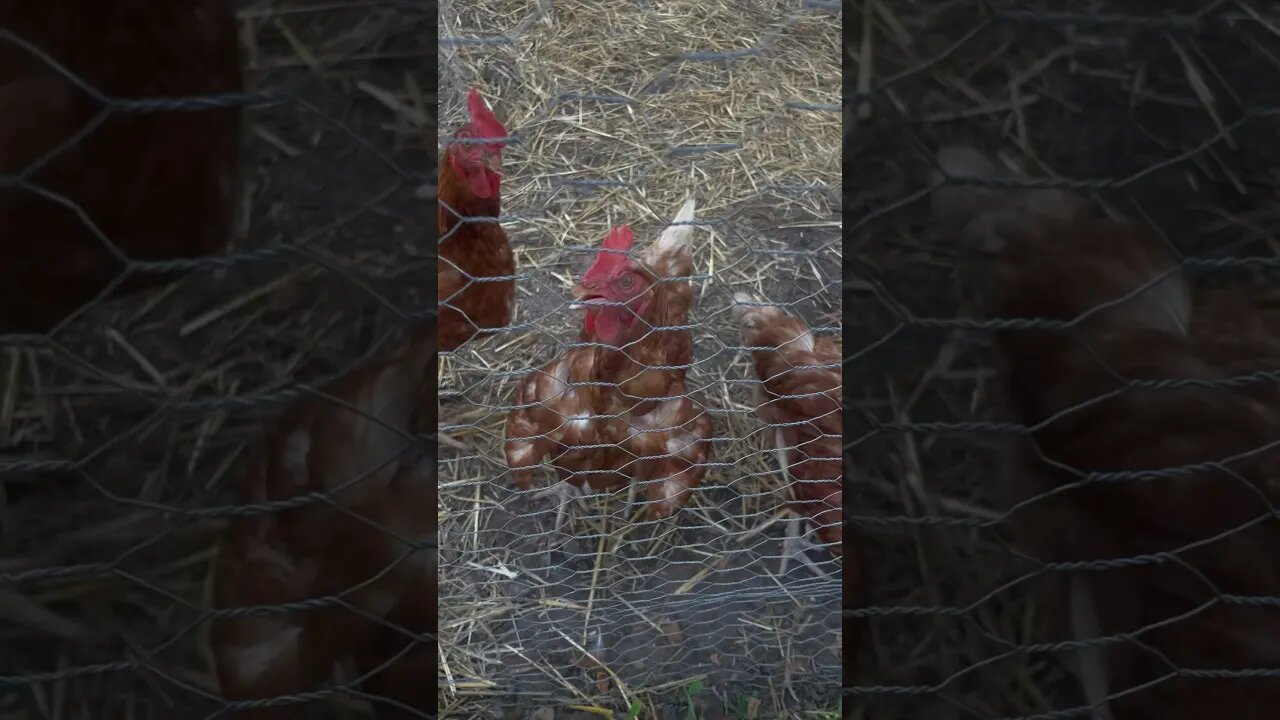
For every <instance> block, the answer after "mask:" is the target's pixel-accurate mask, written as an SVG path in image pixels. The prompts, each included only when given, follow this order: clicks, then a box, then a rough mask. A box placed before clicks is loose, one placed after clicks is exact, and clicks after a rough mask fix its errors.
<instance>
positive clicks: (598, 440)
mask: <svg viewBox="0 0 1280 720" xmlns="http://www.w3.org/2000/svg"><path fill="white" fill-rule="evenodd" d="M694 208H695V205H694V201H693V200H692V199H689V200H687V201H686V202H685V203H684V205H683V206H682V207H681V208H680V212H679V213H678V214H677V215H676V218H675V220H674V221H673V222H674V223H677V224H673V225H672V226H670V227H668V228H667V229H666V230H665V231H663V233H662V235H661V237H659V238H658V241H657V242H656V243H654V244H653V245H652V246H651V247H649V248H648V249H647V250H646V251H645V252H643V253H639V254H638V255H637V256H636V257H634V258H633V257H631V256H629V255H628V252H629V251H630V250H631V247H632V244H633V242H634V236H633V234H632V232H631V230H630V228H627V227H625V226H623V227H617V228H614V229H612V230H611V231H610V232H609V235H608V237H606V238H605V241H604V244H603V246H602V248H601V250H600V251H599V252H598V253H597V255H596V258H595V261H594V262H593V263H592V265H591V267H589V268H588V269H587V271H586V273H584V274H583V276H582V279H581V280H580V281H579V283H578V284H577V285H576V286H575V287H574V289H573V294H574V296H575V298H576V300H577V303H576V305H577V306H579V307H582V308H584V310H585V315H584V318H583V326H582V332H581V335H580V340H581V342H583V343H591V344H590V345H583V346H579V347H574V348H571V349H569V350H568V351H567V352H565V353H564V354H563V355H561V356H560V357H558V358H556V359H555V360H552V361H551V362H550V363H547V364H546V365H544V366H543V367H542V368H541V369H540V370H537V371H535V372H532V373H530V374H529V375H527V376H526V377H525V378H524V379H523V380H522V381H521V382H520V384H519V388H518V392H517V403H518V406H517V408H516V409H515V410H513V411H511V413H510V414H508V415H507V422H506V438H507V445H506V459H507V466H508V467H509V468H510V469H511V474H512V478H513V480H514V481H515V483H516V485H517V486H519V487H520V488H521V489H528V488H529V487H530V485H531V483H532V479H533V468H534V467H536V466H537V464H538V463H540V462H541V461H542V459H543V458H544V457H546V456H547V455H548V454H549V455H551V463H552V466H553V467H554V468H555V469H556V472H557V473H558V475H559V477H560V482H558V483H557V484H555V485H554V486H552V488H550V489H549V490H546V491H543V492H541V493H538V495H540V496H542V495H546V494H551V495H554V496H556V497H558V498H559V499H560V501H561V502H560V503H559V504H558V506H557V507H558V511H557V521H556V524H557V527H559V526H560V525H561V522H562V519H563V511H564V509H565V507H566V505H567V502H566V501H568V500H577V501H578V502H579V503H580V504H582V497H581V490H582V488H583V486H584V485H587V486H590V487H591V488H593V489H596V490H609V489H613V488H617V487H620V486H621V485H623V484H625V483H627V482H629V481H632V482H637V483H638V484H642V485H643V486H644V491H645V493H646V496H647V498H648V500H649V505H648V513H649V515H650V517H652V518H664V517H669V516H670V515H672V514H673V513H675V512H676V511H677V510H678V509H679V508H681V507H682V506H684V504H685V503H687V502H688V499H689V495H690V492H691V491H692V489H693V488H695V487H697V485H698V484H699V483H700V482H701V481H702V476H703V475H704V474H705V473H706V466H705V463H706V460H707V456H708V452H709V445H710V443H709V442H708V441H707V437H708V436H709V435H710V434H711V420H710V418H709V417H708V416H707V413H706V411H705V409H704V408H702V407H701V406H700V405H699V404H698V403H696V402H694V401H693V400H692V399H690V398H689V397H688V395H687V389H686V387H685V374H686V370H687V368H688V366H689V363H690V361H691V359H692V356H693V336H692V333H690V331H689V330H688V329H687V328H688V325H689V310H690V309H691V307H692V306H693V289H692V288H691V287H690V285H689V282H688V280H687V279H686V278H687V277H688V276H689V275H690V274H691V273H692V272H693V252H692V242H693V227H692V226H691V225H689V224H688V223H689V222H690V221H692V220H693V218H694ZM582 383H598V384H582Z"/></svg>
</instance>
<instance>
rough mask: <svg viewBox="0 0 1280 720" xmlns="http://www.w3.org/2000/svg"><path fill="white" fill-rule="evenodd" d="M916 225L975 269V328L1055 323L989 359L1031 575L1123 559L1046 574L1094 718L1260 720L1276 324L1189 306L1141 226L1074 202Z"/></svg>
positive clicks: (1170, 266)
mask: <svg viewBox="0 0 1280 720" xmlns="http://www.w3.org/2000/svg"><path fill="white" fill-rule="evenodd" d="M938 159H939V164H940V166H941V168H942V169H943V170H944V171H945V174H946V175H948V176H951V177H963V176H979V177H980V176H988V175H992V174H993V173H994V171H995V167H994V165H992V163H991V162H989V161H988V160H987V159H986V158H984V157H982V156H981V155H979V154H978V153H977V152H975V151H973V150H971V149H968V148H948V149H946V150H943V151H942V152H941V153H940V154H939V158H938ZM939 179H941V175H940V176H939ZM934 209H935V212H936V213H937V216H938V218H939V219H940V220H941V222H942V223H943V225H944V227H946V228H947V229H948V230H949V231H952V232H955V233H957V234H958V236H959V238H960V239H961V240H962V241H963V242H964V243H965V244H966V245H967V246H968V247H969V248H970V249H972V250H976V251H977V252H978V254H980V255H983V256H985V260H984V262H983V263H982V265H984V266H986V267H982V268H981V270H982V272H981V275H980V279H981V281H982V282H980V283H976V284H977V285H979V288H980V291H981V292H982V294H983V295H984V296H985V298H984V300H985V302H984V304H985V305H986V309H987V312H988V313H989V314H990V315H991V316H992V317H999V318H1001V319H1041V320H1049V321H1057V322H1059V323H1063V324H1064V326H1060V327H1056V328H1025V327H1010V328H1008V329H1005V330H1003V331H1002V332H1000V334H999V336H998V338H997V347H998V350H999V353H1000V361H1001V378H1002V381H1003V383H1002V384H1003V390H1004V395H1005V397H1006V399H1007V401H1008V403H1009V405H1010V407H1011V409H1012V411H1013V412H1014V413H1015V414H1016V416H1017V417H1018V419H1019V420H1020V421H1021V422H1022V423H1024V424H1025V425H1027V426H1028V427H1029V428H1031V431H1030V432H1029V435H1028V437H1027V438H1026V440H1025V441H1024V442H1022V443H1020V444H1019V446H1018V447H1017V448H1016V449H1015V450H1014V451H1013V461H1012V465H1011V467H1012V472H1010V473H1009V476H1008V480H1009V485H1010V487H1009V490H1010V492H1011V495H1012V498H1011V499H1012V500H1013V501H1015V502H1025V503H1026V504H1024V505H1015V506H1014V507H1015V510H1014V512H1013V516H1012V518H1013V520H1014V522H1015V526H1014V529H1015V531H1016V534H1017V537H1018V539H1019V540H1020V541H1021V543H1022V545H1023V546H1024V548H1025V550H1026V551H1027V552H1028V553H1029V554H1030V555H1032V556H1034V557H1035V558H1037V559H1039V560H1041V561H1044V562H1059V563H1061V562H1083V561H1095V562H1097V561H1119V560H1121V559H1128V560H1130V562H1127V563H1121V562H1111V563H1110V564H1103V563H1099V565H1101V566H1099V567H1094V568H1091V569H1087V570H1082V569H1079V568H1067V569H1055V571H1054V573H1053V576H1054V577H1061V578H1064V582H1063V586H1061V587H1059V588H1058V591H1059V592H1062V593H1063V594H1064V596H1065V597H1062V598H1061V599H1058V601H1057V602H1055V603H1053V604H1052V605H1051V606H1050V607H1055V606H1056V607H1060V608H1063V614H1064V616H1065V617H1062V618H1061V619H1060V621H1061V622H1062V623H1063V624H1064V625H1066V626H1068V627H1070V631H1071V633H1072V635H1074V636H1075V638H1076V639H1078V640H1089V639H1096V638H1100V637H1104V638H1108V640H1106V641H1104V642H1099V643H1094V644H1091V645H1087V646H1084V647H1082V648H1081V649H1080V651H1079V652H1078V654H1077V659H1078V661H1079V665H1080V667H1079V670H1080V679H1081V685H1082V687H1083V689H1084V696H1085V698H1086V700H1087V702H1088V703H1089V704H1090V705H1091V706H1093V708H1094V713H1095V714H1094V717H1112V718H1115V720H1138V719H1142V720H1148V719H1150V718H1160V719H1161V720H1183V719H1186V720H1190V718H1207V717H1214V718H1219V717H1220V718H1232V719H1233V720H1260V719H1261V718H1273V717H1275V716H1276V708H1277V707H1280V676H1277V672H1278V671H1280V606H1277V605H1276V604H1275V602H1274V599H1275V598H1276V597H1280V552H1278V551H1280V520H1278V519H1277V517H1276V515H1275V508H1276V507H1277V506H1280V448H1278V447H1277V438H1280V383H1277V382H1276V380H1275V374H1274V373H1275V371H1276V370H1277V369H1280V322H1277V321H1276V319H1275V318H1273V317H1268V316H1266V315H1265V314H1264V313H1263V312H1262V311H1261V310H1260V309H1259V308H1258V307H1256V306H1255V305H1253V304H1252V303H1251V302H1250V301H1249V300H1248V299H1246V298H1244V297H1243V296H1242V295H1240V294H1238V293H1232V292H1225V291H1219V292H1201V293H1195V292H1193V290H1192V289H1191V288H1190V287H1189V285H1188V281H1187V279H1186V278H1185V277H1183V275H1182V274H1181V272H1180V270H1179V265H1178V263H1177V261H1175V259H1174V258H1173V256H1172V255H1171V254H1170V251H1169V250H1168V249H1166V248H1165V247H1164V246H1163V245H1162V244H1161V243H1160V242H1159V241H1158V240H1157V239H1156V238H1155V237H1154V236H1153V234H1152V233H1151V232H1149V231H1148V230H1147V229H1146V228H1145V227H1143V226H1141V225H1139V224H1137V223H1134V222H1129V221H1123V220H1114V219H1106V218H1100V217H1096V216H1095V215H1094V214H1093V213H1091V212H1090V208H1089V204H1088V203H1087V202H1086V201H1085V200H1084V199H1083V198H1080V197H1078V196H1075V195H1072V194H1070V193H1065V192H1060V191H1056V190H1054V191H1050V190H1042V191H1016V192H1015V191H995V190H978V189H973V188H972V187H959V186H948V187H947V188H944V189H943V190H941V191H939V192H938V193H937V194H936V196H935V200H934ZM974 274H975V275H978V273H974ZM1267 372H1269V373H1271V374H1270V376H1269V377H1268V376H1267V375H1266V374H1265V373H1267ZM1251 374H1252V375H1253V376H1254V377H1253V379H1252V380H1251V381H1249V380H1242V379H1240V378H1243V377H1245V376H1249V375H1251ZM1229 378H1235V379H1234V380H1230V381H1228V379H1229ZM1135 558H1136V560H1135ZM1068 570H1070V571H1071V572H1068ZM1261 598H1270V599H1271V602H1267V601H1265V600H1261ZM1233 673H1234V674H1235V675H1234V676H1232V674H1233ZM1266 673H1270V675H1267V674H1266Z"/></svg>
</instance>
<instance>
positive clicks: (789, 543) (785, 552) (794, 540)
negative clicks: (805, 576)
mask: <svg viewBox="0 0 1280 720" xmlns="http://www.w3.org/2000/svg"><path fill="white" fill-rule="evenodd" d="M773 442H774V446H773V456H774V457H775V458H776V459H777V460H778V470H779V471H780V472H781V473H782V477H783V479H784V480H785V479H787V478H789V477H791V475H790V474H789V472H788V470H789V469H790V468H791V464H790V463H789V462H788V461H787V445H786V441H785V439H784V438H783V436H782V430H781V428H775V429H774V431H773ZM803 523H804V518H803V517H796V518H792V519H791V520H789V521H788V522H787V535H786V538H785V539H784V540H783V541H782V558H781V559H780V560H779V562H778V574H779V575H786V574H787V564H788V561H789V560H790V559H791V558H793V557H794V558H795V559H796V560H799V561H800V563H801V564H803V565H805V566H806V567H808V568H809V569H810V570H812V571H813V572H814V574H815V575H817V576H818V577H827V576H828V574H827V572H826V571H825V570H823V569H822V568H821V567H819V566H818V563H816V562H814V561H813V559H812V558H810V557H809V551H810V550H815V549H820V548H821V547H822V545H819V544H818V543H815V542H813V541H812V540H810V539H809V538H807V537H806V536H805V535H806V533H805V532H804V530H803V528H802V524H803Z"/></svg>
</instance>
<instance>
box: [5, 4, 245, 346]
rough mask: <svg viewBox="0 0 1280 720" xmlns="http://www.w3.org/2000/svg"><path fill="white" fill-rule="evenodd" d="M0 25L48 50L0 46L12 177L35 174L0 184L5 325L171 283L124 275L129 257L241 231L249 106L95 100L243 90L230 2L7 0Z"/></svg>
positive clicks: (169, 254) (41, 322)
mask: <svg viewBox="0 0 1280 720" xmlns="http://www.w3.org/2000/svg"><path fill="white" fill-rule="evenodd" d="M0 29H3V30H4V31H7V32H10V33H12V34H13V35H15V36H16V37H17V38H18V39H20V40H22V41H25V42H26V43H29V44H30V45H33V46H35V48H37V49H38V50H39V51H41V52H43V53H44V54H45V55H46V56H48V60H46V59H45V58H41V57H38V56H37V55H36V54H33V52H32V51H31V50H29V49H28V48H26V47H21V46H19V45H17V44H14V43H13V42H11V41H9V40H0V177H5V176H8V177H15V176H16V177H19V178H20V180H21V181H22V184H21V185H17V186H8V187H6V186H5V183H2V182H0V237H3V238H4V242H3V243H0V333H5V332H44V331H46V330H49V329H50V328H51V327H53V326H55V325H57V324H58V323H60V322H61V321H62V320H64V319H65V318H66V317H67V316H68V315H70V314H72V313H73V312H75V311H77V310H79V309H80V308H81V307H83V306H84V305H86V304H88V303H90V302H91V301H93V300H94V299H95V298H96V297H97V296H98V295H99V294H101V293H102V292H103V291H104V290H107V289H108V288H111V289H112V290H114V291H129V290H135V289H140V288H144V287H147V286H150V285H153V284H155V283H157V282H159V281H161V280H164V279H166V278H167V277H169V276H165V275H160V274H155V273H150V274H146V275H143V274H139V273H134V274H130V275H128V276H127V277H124V273H125V270H126V261H125V259H124V258H125V257H127V258H129V259H133V260H163V259H172V258H178V257H191V256H198V255H204V254H209V253H212V252H214V251H216V250H217V249H218V248H220V247H221V246H223V245H224V244H225V243H226V242H227V241H228V240H229V239H230V236H231V232H232V218H233V215H234V213H233V208H234V206H235V201H236V197H235V194H236V186H237V182H236V172H237V167H238V162H239V153H240V112H239V110H238V109H237V108H235V107H222V108H206V109H200V110H191V109H180V110H162V111H156V112H128V111H108V107H107V105H106V102H107V100H105V99H98V98H95V97H94V93H100V94H101V95H103V96H106V97H107V98H110V99H123V100H136V99H143V98H157V97H191V96H199V95H213V94H222V93H237V92H240V91H241V90H242V80H241V75H240V61H239V56H238V45H237V43H238V40H237V35H236V23H235V17H234V16H233V14H232V7H231V3H230V2H229V1H228V0H192V1H190V2H154V0H111V1H109V2H104V1H103V0H58V1H56V2H5V3H0ZM49 60H52V61H53V62H56V63H58V64H59V65H61V66H62V67H63V68H65V70H66V71H67V72H69V73H71V74H73V75H75V76H76V77H78V78H79V79H80V80H81V81H82V82H83V83H84V85H86V86H88V87H87V88H86V87H83V86H78V85H77V83H76V82H75V81H73V80H71V79H69V78H68V77H67V76H66V75H65V74H64V73H63V72H62V71H60V70H58V69H57V68H55V67H54V66H52V65H51V64H50V62H49ZM103 238H106V240H104V239H103ZM113 246H114V247H113ZM122 277H124V280H123V282H121V283H120V284H118V285H115V283H116V282H117V281H118V280H120V279H121V278H122Z"/></svg>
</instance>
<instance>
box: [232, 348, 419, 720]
mask: <svg viewBox="0 0 1280 720" xmlns="http://www.w3.org/2000/svg"><path fill="white" fill-rule="evenodd" d="M434 372H435V326H434V323H430V324H428V325H426V326H424V327H421V328H418V329H417V330H416V331H415V332H414V333H413V335H412V336H411V338H410V339H409V340H408V341H407V342H406V343H404V344H403V345H402V346H401V347H400V348H399V349H398V350H397V352H395V353H394V354H393V355H392V356H391V357H390V358H388V359H385V360H383V361H380V362H378V363H375V364H373V365H371V366H368V367H366V368H363V369H361V370H359V371H357V372H355V373H353V374H351V375H348V376H347V377H345V378H343V379H342V380H340V381H338V382H337V383H336V384H335V385H334V386H333V387H332V388H330V389H329V390H328V392H326V393H325V396H326V397H320V398H314V399H311V400H308V401H306V402H304V403H302V404H301V405H299V406H298V407H296V408H294V409H293V410H292V411H291V412H289V413H288V414H286V415H285V416H284V417H283V418H282V420H281V422H280V423H279V426H278V429H277V431H276V432H275V433H274V434H273V435H272V436H271V437H270V438H269V440H268V443H267V445H266V448H265V450H264V452H263V454H262V455H261V456H260V458H259V460H258V461H257V463H256V464H255V466H254V467H253V468H252V470H251V472H250V473H249V474H248V475H247V476H246V478H245V483H244V486H243V488H242V497H243V498H244V500H245V501H247V502H249V503H254V504H263V503H273V502H281V501H287V500H290V499H294V498H297V497H298V496H301V495H307V494H313V493H315V494H324V495H326V496H327V497H328V498H329V501H330V502H323V503H313V504H305V505H299V506H297V507H289V508H286V509H282V510H277V511H276V512H273V513H270V514H255V515H251V516H248V517H244V518H240V519H237V520H235V521H233V522H232V524H231V525H230V527H229V528H228V530H227V533H226V536H225V538H224V541H223V543H222V545H221V547H220V548H219V551H218V557H217V561H216V564H215V570H214V591H215V602H216V605H217V607H219V608H224V609H225V608H234V607H244V606H254V605H278V604H286V603H301V602H305V601H314V600H316V599H317V598H322V597H327V596H338V595H341V596H342V597H343V598H344V600H345V601H346V602H347V603H349V604H351V605H352V606H354V607H356V608H358V610H359V612H352V611H350V610H347V609H344V608H340V607H335V606H330V607H327V608H323V609H307V610H300V611H296V612H288V613H279V614H272V615H268V616H265V617H264V618H257V617H255V616H253V615H245V616H233V617H231V618H227V619H219V620H218V621H216V622H215V623H214V626H213V628H212V630H211V644H212V650H213V655H214V659H215V663H216V665H217V670H218V676H219V679H220V681H221V682H222V684H223V691H224V693H225V694H226V695H227V696H228V697H230V698H232V699H261V698H266V697H274V696H280V695H290V694H296V693H304V692H309V691H313V690H315V689H317V688H318V687H319V685H320V684H321V683H322V682H323V681H324V680H325V678H327V677H328V676H329V674H330V673H331V672H332V668H333V665H334V663H335V662H337V661H339V660H341V659H343V658H345V657H351V658H353V659H355V660H356V661H357V663H358V664H359V665H361V667H362V669H364V670H366V671H372V670H374V669H377V668H380V667H381V666H382V665H384V664H386V663H388V662H389V661H391V660H392V659H393V658H395V657H397V656H398V659H397V660H396V661H395V662H393V663H391V664H390V665H388V666H387V667H385V668H382V669H381V670H380V671H379V672H378V673H376V674H375V675H373V677H372V678H371V679H370V680H369V689H370V691H371V692H375V693H377V692H378V691H383V692H387V693H388V694H389V695H390V697H391V698H392V699H393V700H396V701H398V702H400V703H402V704H405V705H408V706H410V707H415V708H422V709H425V708H426V707H427V706H426V705H425V702H426V697H425V695H424V694H422V691H421V690H416V689H414V688H415V687H417V686H418V685H419V684H420V683H418V682H417V680H416V678H418V677H419V676H418V674H417V673H418V672H419V670H420V669H421V668H425V667H426V665H425V663H427V662H434V658H433V657H431V656H430V654H429V653H430V650H429V639H427V640H423V639H421V637H420V636H423V635H426V634H429V633H432V634H433V633H434V632H435V607H434V604H433V601H432V598H434V596H435V568H436V561H435V546H434V540H435V532H436V527H435V522H436V520H435V519H436V513H435V508H434V506H433V505H434V504H433V503H432V502H431V500H432V499H433V498H434V497H435V492H436V489H435V455H434V450H433V448H432V447H431V446H430V444H429V443H428V442H427V440H426V438H425V437H424V434H425V433H426V432H429V430H428V429H427V428H428V427H431V426H430V425H429V423H433V422H434V419H435V412H436V411H435V396H434V390H433V388H434V385H433V384H431V383H432V382H433V378H432V377H430V376H429V375H428V373H431V374H434ZM335 505H336V507H335ZM428 607H429V610H428V609H427V608H428ZM377 618H381V620H377ZM392 625H394V626H395V627H394V628H391V626H392ZM389 628H390V629H389ZM406 648H408V649H407V650H406ZM411 677H412V678H414V680H413V681H412V682H411V681H410V680H409V678H411ZM397 693H399V694H397ZM297 712H298V707H296V706H292V707H291V706H280V707H275V708H263V709H261V710H258V711H254V712H250V713H247V714H246V715H245V717H254V718H262V719H264V720H266V719H269V718H284V717H296V713H297ZM384 712H394V710H385V709H384ZM385 716H386V717H396V715H394V714H389V715H385Z"/></svg>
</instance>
